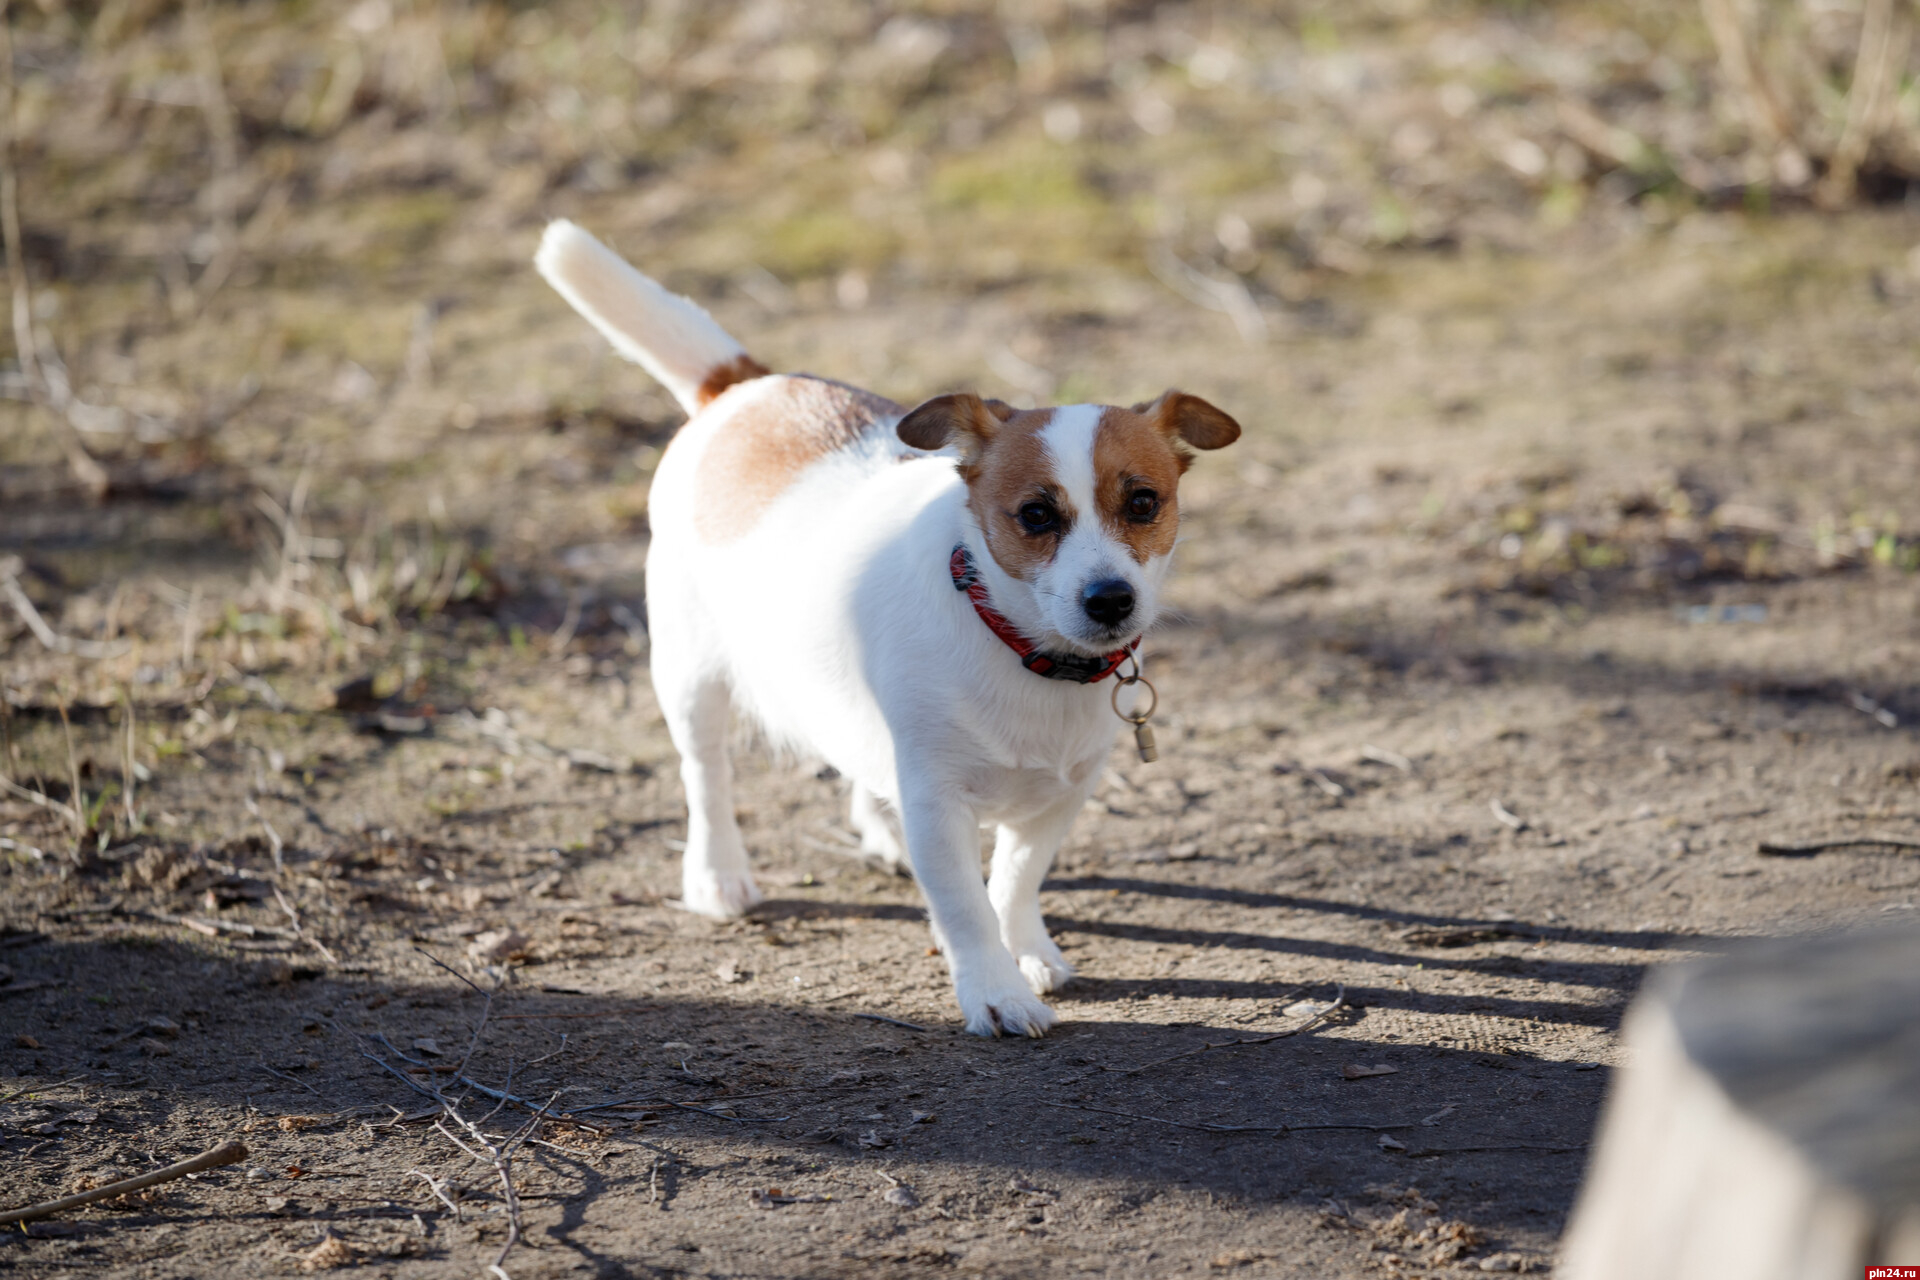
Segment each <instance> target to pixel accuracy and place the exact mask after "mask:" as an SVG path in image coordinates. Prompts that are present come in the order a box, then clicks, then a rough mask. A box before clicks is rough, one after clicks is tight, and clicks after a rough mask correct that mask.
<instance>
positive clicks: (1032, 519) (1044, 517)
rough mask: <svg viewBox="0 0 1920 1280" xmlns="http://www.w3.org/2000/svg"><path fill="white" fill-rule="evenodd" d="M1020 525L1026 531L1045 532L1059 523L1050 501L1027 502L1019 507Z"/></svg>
mask: <svg viewBox="0 0 1920 1280" xmlns="http://www.w3.org/2000/svg"><path fill="white" fill-rule="evenodd" d="M1019 514H1020V525H1021V527H1022V528H1024V529H1025V530H1026V531H1027V532H1028V533H1045V532H1047V531H1048V530H1049V529H1051V528H1053V527H1054V525H1056V524H1058V523H1060V513H1059V512H1057V511H1055V510H1054V509H1053V504H1052V503H1051V502H1029V503H1027V504H1026V505H1025V506H1023V507H1021V508H1020V513H1019Z"/></svg>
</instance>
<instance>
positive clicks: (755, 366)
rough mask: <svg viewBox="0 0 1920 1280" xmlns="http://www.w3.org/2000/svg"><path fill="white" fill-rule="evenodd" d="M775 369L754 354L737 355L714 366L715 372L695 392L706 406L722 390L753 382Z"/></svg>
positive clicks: (704, 406)
mask: <svg viewBox="0 0 1920 1280" xmlns="http://www.w3.org/2000/svg"><path fill="white" fill-rule="evenodd" d="M772 372H773V370H771V369H769V368H767V366H765V365H763V364H761V363H760V362H759V361H758V360H755V359H754V358H753V357H752V356H746V355H741V356H735V357H734V358H733V359H731V360H729V361H727V362H726V363H725V364H723V365H716V366H714V369H713V372H711V373H709V374H708V375H707V376H706V377H705V378H704V379H702V380H701V383H700V390H699V391H697V392H695V393H694V394H695V395H696V396H697V397H698V398H699V401H700V407H701V408H702V409H704V408H706V407H707V406H708V405H710V404H712V403H713V401H714V399H715V398H716V397H717V396H719V394H720V393H721V392H722V391H725V390H726V389H727V388H728V387H731V386H733V385H734V384H735V383H738V382H751V381H752V380H753V379H755V378H764V377H766V376H767V375H768V374H769V373H772Z"/></svg>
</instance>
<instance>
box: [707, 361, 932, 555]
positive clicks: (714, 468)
mask: <svg viewBox="0 0 1920 1280" xmlns="http://www.w3.org/2000/svg"><path fill="white" fill-rule="evenodd" d="M741 359H743V360H744V359H746V357H744V356H743V357H741ZM735 363H736V364H737V363H738V361H736V362H735ZM749 363H751V362H749ZM755 367H756V368H758V367H759V366H757V365H756V366H755ZM764 372H765V371H764V370H762V373H763V374H764ZM746 394H752V395H753V396H754V399H753V400H752V402H751V403H749V404H745V405H742V406H741V407H740V408H739V409H738V410H736V411H734V413H733V414H732V415H731V416H730V417H729V418H728V419H727V420H726V421H725V422H723V423H721V424H720V426H719V427H718V429H716V430H715V432H714V434H713V438H712V439H711V440H709V441H708V442H707V449H706V453H705V454H703V455H702V456H701V458H700V466H699V469H698V471H697V472H696V473H695V476H694V491H695V496H696V499H697V501H696V503H695V506H694V515H693V527H694V532H695V533H697V534H698V535H699V536H700V539H701V540H702V541H703V542H709V543H723V542H731V541H733V540H734V539H735V538H738V537H740V536H741V535H743V534H745V533H746V532H747V531H748V530H749V529H751V528H753V526H754V525H755V524H756V523H758V521H759V519H760V516H761V515H762V514H763V513H764V512H765V511H766V509H767V508H768V507H769V506H771V505H772V504H773V501H774V500H775V499H776V498H778V497H779V496H780V495H781V494H782V493H784V492H786V490H787V487H788V486H789V485H791V484H792V483H793V481H794V479H795V478H796V477H798V476H799V474H800V473H801V472H802V471H804V470H806V469H807V467H808V466H810V465H812V464H813V463H815V462H817V461H819V460H820V459H821V458H823V457H825V456H826V455H828V454H830V453H833V452H836V451H837V450H840V449H844V448H846V447H847V446H848V445H850V444H852V443H854V442H855V441H856V440H858V439H860V438H861V437H862V436H863V435H865V434H866V433H867V431H868V429H869V428H871V427H872V426H873V425H874V424H875V423H876V422H879V421H881V420H883V419H886V418H892V417H897V416H898V415H899V414H900V406H899V405H897V404H895V403H894V402H893V401H891V400H888V399H886V398H885V397H884V396H876V395H874V394H873V393H872V392H870V391H862V390H860V389H859V388H858V387H849V386H847V385H846V384H844V383H840V382H830V381H828V380H827V379H825V378H813V377H808V376H806V375H804V374H785V375H781V376H780V377H778V378H776V379H773V380H772V381H771V382H770V383H768V384H767V385H766V386H764V387H762V388H756V389H755V391H754V392H752V393H746Z"/></svg>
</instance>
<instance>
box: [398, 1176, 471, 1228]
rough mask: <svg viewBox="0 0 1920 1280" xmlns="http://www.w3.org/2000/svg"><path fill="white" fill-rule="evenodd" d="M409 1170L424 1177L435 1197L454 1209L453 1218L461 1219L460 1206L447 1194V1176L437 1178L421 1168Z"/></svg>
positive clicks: (428, 1188) (455, 1219)
mask: <svg viewBox="0 0 1920 1280" xmlns="http://www.w3.org/2000/svg"><path fill="white" fill-rule="evenodd" d="M407 1172H408V1173H409V1174H411V1175H413V1176H414V1177H416V1178H422V1179H424V1180H425V1181H426V1184H427V1190H429V1191H431V1192H433V1194H434V1196H435V1198H436V1199H438V1200H439V1201H440V1203H441V1204H443V1205H445V1206H447V1208H449V1209H451V1210H453V1220H454V1221H455V1222H459V1221H460V1220H461V1219H460V1206H459V1205H457V1204H455V1203H454V1202H453V1200H452V1199H451V1198H450V1197H449V1196H448V1195H447V1180H446V1179H445V1178H441V1179H438V1180H436V1179H435V1178H434V1176H433V1175H432V1174H430V1173H426V1172H423V1171H422V1170H419V1169H409V1170H407Z"/></svg>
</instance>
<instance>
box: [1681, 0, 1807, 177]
mask: <svg viewBox="0 0 1920 1280" xmlns="http://www.w3.org/2000/svg"><path fill="white" fill-rule="evenodd" d="M1700 12H1701V16H1702V17H1704V18H1705V19H1706V22H1707V30H1708V31H1709V32H1710V33H1711V34H1712V36H1713V43H1714V48H1715V49H1716V50H1717V51H1718V53H1719V55H1720V66H1721V69H1722V70H1724V71H1725V72H1726V76H1727V79H1728V80H1729V81H1731V82H1732V85H1733V89H1734V92H1736V93H1738V94H1739V95H1740V101H1741V104H1742V105H1743V106H1744V107H1745V108H1746V115H1747V127H1748V128H1750V129H1751V130H1753V133H1754V136H1755V137H1756V138H1757V139H1758V140H1760V141H1761V142H1764V143H1766V144H1768V145H1769V146H1771V147H1773V148H1775V149H1776V151H1777V152H1780V153H1784V152H1788V151H1791V152H1792V153H1793V154H1795V155H1796V156H1798V157H1800V164H1801V165H1802V166H1804V165H1805V151H1804V149H1803V148H1802V147H1801V146H1800V144H1799V141H1798V139H1797V138H1796V137H1795V136H1794V129H1793V122H1792V120H1791V119H1790V118H1789V117H1788V115H1787V112H1786V108H1785V107H1783V106H1782V105H1781V103H1780V95H1779V94H1777V93H1775V92H1774V88H1773V84H1772V82H1771V81H1769V80H1768V79H1767V77H1766V74H1765V73H1764V71H1763V70H1762V69H1761V67H1760V66H1759V65H1758V64H1757V63H1756V62H1755V60H1754V56H1753V48H1752V46H1751V45H1750V44H1748V42H1747V28H1746V23H1745V22H1744V21H1743V20H1742V18H1741V16H1740V13H1739V10H1738V9H1737V8H1736V7H1735V4H1734V0H1700Z"/></svg>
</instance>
